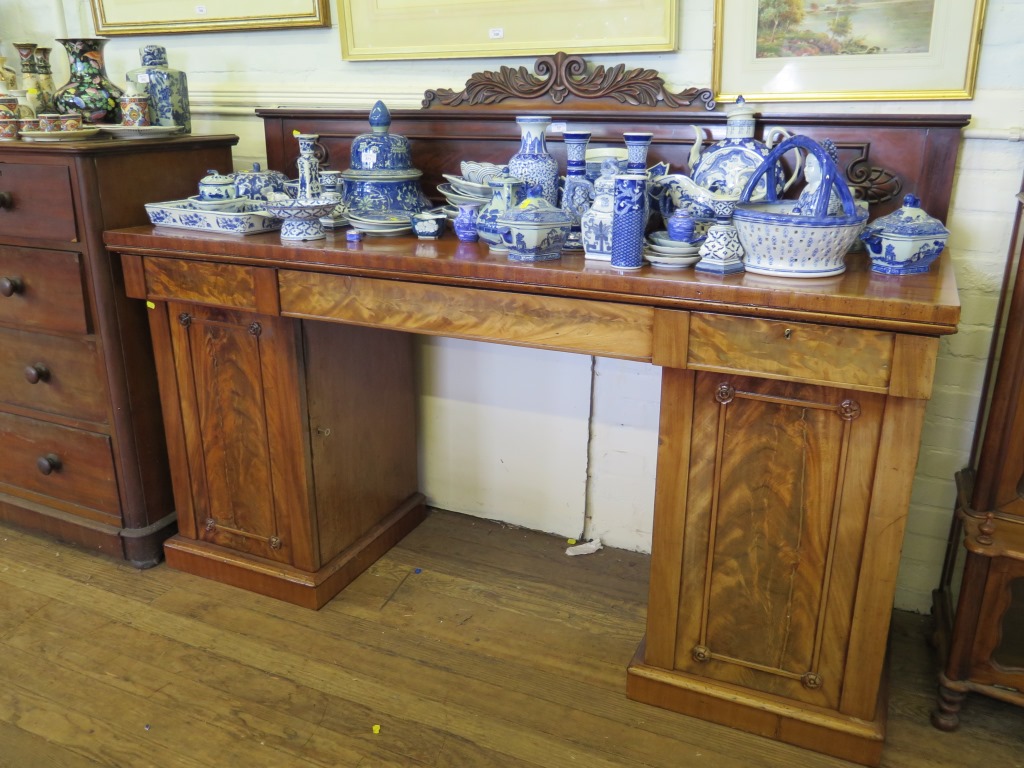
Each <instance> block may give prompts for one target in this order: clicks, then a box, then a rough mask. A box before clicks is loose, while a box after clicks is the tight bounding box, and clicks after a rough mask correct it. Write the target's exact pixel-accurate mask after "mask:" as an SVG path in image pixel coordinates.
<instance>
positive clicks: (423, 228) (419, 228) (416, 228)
mask: <svg viewBox="0 0 1024 768" xmlns="http://www.w3.org/2000/svg"><path fill="white" fill-rule="evenodd" d="M447 218H448V217H447V216H445V215H444V214H443V213H428V212H423V213H414V214H413V215H412V231H413V232H415V233H416V237H418V238H420V239H421V240H437V239H438V238H439V237H441V235H443V234H444V222H445V220H446V219H447Z"/></svg>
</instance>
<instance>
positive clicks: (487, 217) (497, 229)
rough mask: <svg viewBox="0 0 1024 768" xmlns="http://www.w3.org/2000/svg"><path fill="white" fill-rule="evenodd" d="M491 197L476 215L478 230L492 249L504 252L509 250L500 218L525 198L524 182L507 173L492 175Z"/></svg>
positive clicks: (482, 238) (490, 183)
mask: <svg viewBox="0 0 1024 768" xmlns="http://www.w3.org/2000/svg"><path fill="white" fill-rule="evenodd" d="M488 186H489V187H490V189H491V199H490V200H489V201H488V202H487V203H485V204H484V205H483V206H482V207H481V208H480V212H479V213H478V214H477V217H476V231H477V233H478V234H479V235H480V239H481V240H483V241H484V242H485V243H487V247H488V248H490V249H491V250H492V251H497V252H499V253H504V252H506V251H508V246H507V245H506V244H505V238H504V237H502V234H501V231H502V230H501V226H500V225H499V224H498V219H499V218H501V217H503V216H504V215H505V213H506V212H508V211H509V210H510V209H512V208H514V207H515V206H517V205H519V203H521V202H523V200H524V199H525V192H526V190H525V188H524V186H523V182H522V181H520V180H519V179H517V178H516V177H515V176H510V175H509V174H507V173H503V174H500V175H498V176H492V177H491V179H490V181H489V182H488Z"/></svg>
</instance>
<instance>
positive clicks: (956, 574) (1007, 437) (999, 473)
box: [932, 193, 1024, 730]
mask: <svg viewBox="0 0 1024 768" xmlns="http://www.w3.org/2000/svg"><path fill="white" fill-rule="evenodd" d="M1018 198H1019V200H1020V203H1019V204H1018V209H1017V224H1016V227H1015V234H1014V240H1013V245H1012V247H1011V252H1010V258H1009V260H1008V263H1007V270H1006V279H1005V281H1004V288H1003V299H1002V301H1001V302H1000V313H999V315H1000V320H1001V322H998V323H997V326H996V333H997V335H996V337H995V341H994V343H993V348H992V355H991V358H990V359H991V360H992V361H993V362H992V364H991V365H992V369H991V371H990V376H989V386H988V387H987V388H986V389H987V392H986V395H987V396H986V397H985V398H983V406H982V414H981V418H979V420H978V424H979V425H980V426H979V432H978V435H977V437H976V439H975V451H974V455H973V459H972V464H971V466H970V467H968V468H966V469H964V470H963V471H961V472H959V473H958V474H957V478H956V480H957V504H956V512H955V516H954V520H953V525H952V528H951V532H950V538H949V543H948V547H947V552H946V560H945V565H944V567H943V573H942V582H941V584H940V586H939V589H938V590H936V592H935V601H934V610H933V612H934V614H935V619H936V644H937V646H938V648H939V650H940V654H941V656H942V659H943V667H942V671H941V672H940V675H939V699H938V706H937V707H936V709H935V711H934V712H933V713H932V723H934V725H935V726H936V727H937V728H941V729H943V730H953V729H954V728H956V727H957V726H958V725H959V722H960V718H959V712H960V708H961V706H962V705H963V702H964V699H965V697H966V695H967V694H968V693H969V692H971V691H975V692H978V693H983V694H985V695H988V696H992V697H994V698H997V699H1002V700H1004V701H1009V702H1012V703H1014V704H1018V705H1021V706H1024V260H1022V259H1021V253H1022V249H1024V227H1022V223H1021V221H1022V208H1024V193H1022V194H1021V195H1018ZM1000 333H1001V338H1000V335H999V334H1000Z"/></svg>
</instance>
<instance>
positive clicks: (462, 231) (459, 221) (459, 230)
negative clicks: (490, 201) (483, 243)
mask: <svg viewBox="0 0 1024 768" xmlns="http://www.w3.org/2000/svg"><path fill="white" fill-rule="evenodd" d="M479 212H480V203H459V215H458V216H456V217H455V221H454V222H453V223H452V227H453V228H454V229H455V236H456V237H458V238H459V240H460V241H462V242H463V243H475V242H476V241H477V240H479V239H480V234H479V233H478V232H477V231H476V219H477V214H478V213H479Z"/></svg>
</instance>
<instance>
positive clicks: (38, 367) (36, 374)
mask: <svg viewBox="0 0 1024 768" xmlns="http://www.w3.org/2000/svg"><path fill="white" fill-rule="evenodd" d="M25 380H26V381H27V382H28V383H29V384H38V383H39V382H40V381H49V380H50V369H49V368H47V367H46V366H45V365H43V364H42V363H36V364H35V365H30V366H28V367H26V368H25Z"/></svg>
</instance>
